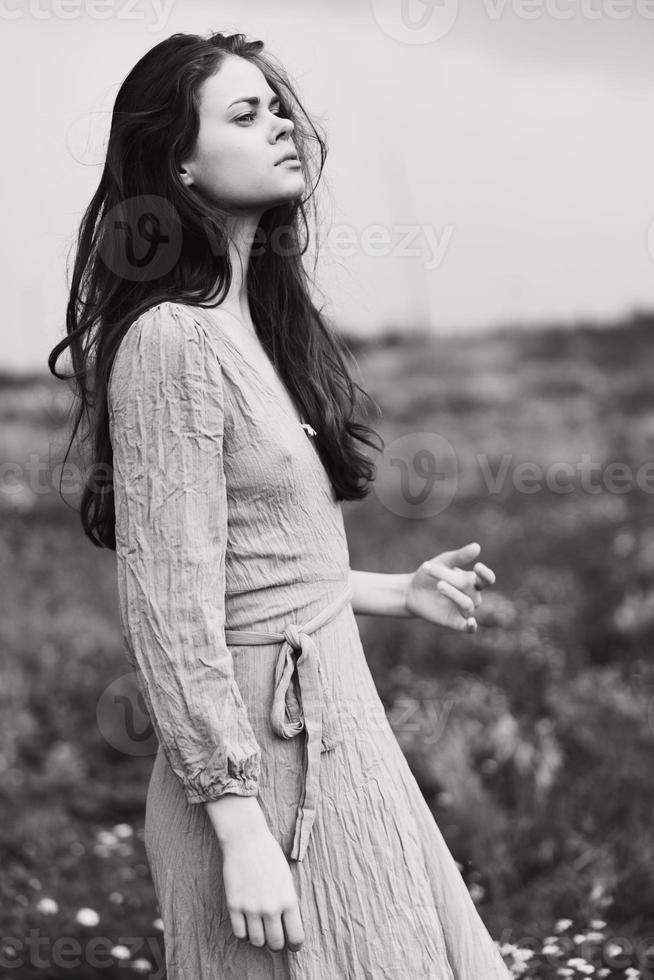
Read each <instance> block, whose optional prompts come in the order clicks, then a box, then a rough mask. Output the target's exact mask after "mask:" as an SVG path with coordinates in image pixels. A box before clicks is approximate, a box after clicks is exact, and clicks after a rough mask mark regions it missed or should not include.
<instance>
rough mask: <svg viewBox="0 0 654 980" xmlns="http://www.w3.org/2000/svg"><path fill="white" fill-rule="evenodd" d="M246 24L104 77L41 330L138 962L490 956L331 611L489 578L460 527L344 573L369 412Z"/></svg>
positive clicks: (391, 961) (434, 594) (291, 138)
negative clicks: (103, 603) (124, 748)
mask: <svg viewBox="0 0 654 980" xmlns="http://www.w3.org/2000/svg"><path fill="white" fill-rule="evenodd" d="M262 48H263V45H262V43H261V42H259V41H254V42H248V41H246V39H245V37H244V36H243V35H240V34H237V35H232V36H223V35H222V34H214V35H212V36H210V37H209V38H208V39H205V38H202V37H199V36H195V35H184V34H176V35H173V36H172V37H170V38H168V39H167V40H165V41H163V42H162V43H160V44H158V45H156V46H155V47H154V48H153V49H152V50H150V51H149V52H148V53H147V54H146V55H145V56H144V57H143V58H142V59H141V60H140V61H139V62H138V64H137V65H136V66H135V67H134V68H133V69H132V71H131V72H130V74H129V75H128V77H127V78H126V79H125V81H124V83H123V85H122V87H121V89H120V91H119V93H118V96H117V99H116V104H115V108H114V113H113V117H112V126H111V133H110V138H109V145H108V151H107V161H106V165H105V168H104V172H103V175H102V178H101V182H100V186H99V188H98V190H97V192H96V194H95V196H94V198H93V200H92V202H91V204H90V206H89V208H88V210H87V212H86V214H85V215H84V219H83V222H82V227H81V231H80V235H79V247H78V253H77V257H76V265H75V270H74V275H73V281H72V284H71V295H70V300H69V304H68V310H67V329H68V337H67V338H66V339H65V340H63V341H62V342H61V343H60V344H59V345H57V347H55V348H54V350H53V352H52V354H51V356H50V367H51V370H53V372H54V364H55V362H56V359H57V357H58V356H59V354H60V353H61V352H62V350H63V349H64V348H65V347H66V346H70V347H71V351H72V354H73V359H74V364H75V368H76V371H75V377H76V379H77V383H78V384H79V388H80V392H81V407H80V414H79V416H78V418H77V424H76V426H75V432H76V431H77V428H78V426H79V422H80V419H81V417H82V414H83V413H85V412H87V411H89V410H90V409H92V413H91V418H92V419H93V427H92V431H91V434H92V439H93V471H92V479H89V481H88V483H87V485H86V488H85V490H84V494H83V499H82V521H83V526H84V530H85V533H86V534H87V535H88V536H89V537H90V539H91V540H92V541H93V542H94V544H96V545H98V546H105V547H109V548H114V549H115V551H116V556H117V568H118V586H119V596H120V614H121V623H122V629H123V636H124V640H125V645H126V649H127V653H128V657H129V659H130V662H131V663H132V664H133V666H134V667H135V669H136V672H137V676H138V679H139V685H140V687H141V691H142V694H143V696H144V698H145V701H146V704H147V707H148V711H149V713H150V716H151V719H152V723H153V725H154V728H155V731H156V734H157V736H158V740H159V749H158V752H157V756H156V759H155V763H154V767H153V771H152V776H151V780H150V784H149V788H148V796H147V807H146V825H145V835H146V836H145V842H146V849H147V855H148V860H149V862H150V867H151V871H152V875H153V880H154V884H155V888H156V892H157V897H158V902H159V906H160V910H161V916H162V919H163V923H164V940H165V948H166V966H167V976H168V980H182V978H184V980H209V978H210V977H211V978H216V977H218V976H220V977H221V978H222V980H243V978H245V977H248V978H249V980H256V978H286V977H293V978H298V980H299V978H302V980H337V978H338V980H341V978H343V980H344V978H348V980H359V978H360V980H364V978H365V980H382V978H386V980H388V978H393V980H396V978H397V980H399V978H400V977H401V978H402V980H406V978H411V980H419V978H434V980H436V978H438V980H493V978H502V980H505V978H508V977H509V976H510V974H509V972H508V970H507V969H506V967H505V966H504V963H503V961H502V958H501V956H500V954H499V951H498V949H497V947H496V945H495V944H494V942H493V941H492V939H491V937H490V936H489V934H488V932H487V931H486V929H485V927H484V925H483V923H482V921H481V919H480V917H479V915H478V913H477V911H476V909H475V906H474V904H473V902H472V900H471V898H470V896H469V893H468V891H467V889H466V886H465V884H464V882H463V879H462V877H461V875H460V874H459V871H458V869H457V866H456V864H455V862H454V859H453V858H452V856H451V854H450V852H449V850H448V848H447V846H446V844H445V841H444V839H443V838H442V836H441V834H440V831H439V829H438V827H437V825H436V823H435V821H434V819H433V816H432V814H431V812H430V810H429V808H428V807H427V804H426V802H425V801H424V799H423V797H422V794H421V792H420V790H419V787H418V785H417V783H416V781H415V779H414V777H413V775H412V773H411V771H410V769H409V767H408V764H407V762H406V759H405V757H404V755H403V754H402V752H401V750H400V747H399V744H398V742H397V741H396V739H395V737H394V734H393V732H392V729H391V728H390V725H389V723H388V721H387V720H386V716H385V714H384V709H383V706H382V704H381V701H380V699H379V696H378V694H377V691H376V689H375V686H374V683H373V679H372V676H371V674H370V672H369V669H368V666H367V663H366V660H365V656H364V652H363V649H362V646H361V642H360V637H359V633H358V628H357V623H356V620H355V618H354V617H355V614H356V613H378V614H382V615H396V616H411V615H418V616H421V617H423V618H425V619H426V620H428V621H430V622H433V623H436V624H440V625H444V626H449V627H451V628H454V629H461V630H470V631H473V630H474V629H476V625H477V624H476V621H475V619H474V616H473V615H472V613H473V611H474V609H475V608H476V606H477V605H478V604H479V603H480V602H481V595H480V592H481V590H482V589H483V588H484V587H486V586H487V585H489V584H492V583H493V581H494V575H493V572H492V571H491V570H490V569H489V568H487V567H486V566H485V565H483V564H482V563H480V562H477V564H476V565H475V566H474V569H473V570H472V571H465V570H464V569H463V568H461V567H459V565H460V564H461V565H464V564H469V563H470V562H471V561H473V560H474V558H476V557H477V555H478V553H479V546H478V545H477V544H476V543H472V544H470V545H468V546H467V547H465V548H461V549H459V550H457V551H453V552H447V553H443V554H441V555H439V556H437V557H436V558H435V559H433V560H432V561H431V562H424V563H423V564H421V566H420V568H419V569H418V570H417V571H416V572H415V573H413V574H408V575H404V574H399V575H383V574H375V573H367V572H356V571H351V570H350V567H349V555H348V549H347V542H346V539H345V533H344V527H343V521H342V513H341V507H340V501H342V500H346V499H358V498H361V497H363V496H364V495H365V494H366V493H367V492H368V491H369V489H370V483H371V480H372V477H373V472H374V468H373V466H372V464H371V462H370V460H369V459H368V458H367V457H366V456H365V454H364V453H362V452H361V444H364V443H365V444H367V445H373V444H374V442H373V439H372V437H373V436H374V435H375V433H374V432H373V430H372V429H370V428H369V427H368V426H366V425H364V424H362V423H361V422H357V421H355V410H356V408H357V407H358V401H359V397H360V395H361V394H364V395H365V392H364V391H363V389H362V388H361V387H360V386H359V385H358V384H356V383H355V382H354V381H352V380H351V378H350V375H349V372H348V369H347V367H346V364H345V361H344V357H343V355H344V354H345V353H348V352H347V348H346V347H345V345H343V344H342V343H341V342H339V340H338V339H337V337H336V335H335V334H334V333H333V332H332V331H331V330H330V329H329V328H328V326H327V324H326V323H325V321H324V319H323V317H322V316H321V314H320V312H319V311H318V310H317V309H316V307H315V306H314V304H313V302H312V301H311V299H310V296H309V288H308V285H307V280H306V274H305V270H304V268H303V265H302V262H301V255H302V254H303V253H304V251H306V247H307V246H306V242H305V241H304V240H303V238H302V234H301V231H302V229H303V228H304V230H305V231H306V229H307V220H306V212H305V204H306V203H307V202H308V201H310V200H312V199H313V190H314V189H315V186H314V188H312V190H311V193H309V194H308V195H307V196H306V198H303V195H305V191H306V188H307V185H308V181H309V177H310V175H311V164H312V153H313V152H314V151H315V150H317V154H318V157H319V161H318V179H319V177H320V174H321V172H322V168H323V165H324V160H325V153H326V147H325V143H324V139H323V138H321V137H320V136H319V134H318V132H317V131H316V129H315V127H314V126H313V125H312V124H311V123H310V121H309V119H308V117H307V115H306V113H305V112H304V110H303V109H302V107H301V104H300V102H299V100H298V98H297V96H296V95H295V93H294V91H293V88H292V86H291V84H290V82H289V80H288V78H287V77H286V75H285V74H284V72H283V71H282V69H281V68H280V67H279V66H277V65H276V64H275V62H274V60H273V59H272V58H271V57H270V56H269V55H267V54H264V53H263V52H262ZM316 183H317V181H316ZM314 209H315V204H314ZM314 213H315V211H314ZM144 241H145V243H146V246H147V248H145V249H144V247H143V242H144ZM91 352H93V353H94V355H95V356H94V357H91ZM91 365H92V368H91ZM91 379H92V380H91ZM75 432H74V433H73V438H74V435H75ZM297 736H301V737H297ZM200 803H201V804H204V805H203V806H198V805H197V804H200Z"/></svg>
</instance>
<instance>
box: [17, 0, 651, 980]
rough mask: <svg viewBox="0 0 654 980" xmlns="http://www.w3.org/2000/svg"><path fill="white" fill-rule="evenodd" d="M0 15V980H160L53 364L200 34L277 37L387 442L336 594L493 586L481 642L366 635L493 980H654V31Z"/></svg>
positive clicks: (427, 630) (322, 13)
mask: <svg viewBox="0 0 654 980" xmlns="http://www.w3.org/2000/svg"><path fill="white" fill-rule="evenodd" d="M0 19H1V20H2V21H3V25H2V26H3V30H2V32H1V33H0V51H1V52H2V62H1V65H2V67H1V68H0V71H1V72H2V74H3V76H4V78H3V81H4V84H3V85H2V87H1V90H0V100H1V101H2V109H3V118H4V120H5V126H6V129H7V131H8V133H9V139H8V140H7V145H6V150H5V152H6V160H5V180H4V182H3V184H2V187H1V188H0V193H1V194H2V215H3V221H2V236H1V241H0V248H1V249H2V252H1V260H2V268H3V272H4V275H5V289H4V292H3V304H4V310H5V313H4V322H5V328H4V330H3V339H2V365H1V366H2V372H1V373H0V418H1V420H2V427H1V430H0V433H1V434H0V472H1V473H2V479H1V480H0V520H1V530H0V568H1V571H2V582H3V589H2V593H1V595H0V603H1V604H2V616H1V617H0V631H1V641H2V642H1V649H2V661H1V663H0V672H1V673H0V698H1V699H2V700H1V703H2V712H1V715H0V732H1V745H0V808H1V810H2V813H1V814H0V860H1V863H2V868H3V874H2V876H1V877H0V899H1V901H0V909H1V911H0V915H1V916H2V929H1V933H0V975H1V976H2V977H4V976H15V977H21V978H27V977H32V976H35V977H36V976H39V977H43V976H47V977H60V976H61V977H67V978H80V980H81V978H92V977H97V976H103V977H114V976H121V977H127V976H131V975H137V974H140V975H141V976H149V977H156V978H157V980H160V978H162V977H163V966H162V964H163V953H162V950H163V939H162V931H161V920H160V918H159V910H158V908H157V906H156V901H155V896H154V893H153V889H152V883H151V879H150V876H149V871H148V868H147V862H146V859H145V853H144V849H143V814H144V806H145V794H146V791H147V783H148V778H149V772H150V768H151V765H152V762H153V758H154V751H155V748H156V743H155V742H153V736H152V732H151V731H149V730H148V729H147V726H146V727H143V728H142V729H140V731H141V734H142V737H141V738H140V739H138V740H137V741H138V742H139V751H138V752H136V751H135V749H134V744H135V742H134V740H132V741H131V743H130V744H131V748H130V750H129V751H127V750H126V749H125V746H124V745H122V744H121V739H120V734H119V732H118V728H119V727H120V726H119V725H118V723H117V721H116V716H115V715H114V714H113V713H112V712H113V711H114V710H115V709H114V708H112V705H115V704H120V699H121V697H123V698H129V696H130V688H129V685H130V678H129V676H127V662H126V660H125V657H124V653H123V649H122V639H121V635H120V626H119V621H118V599H117V592H116V583H115V557H114V555H113V553H111V552H108V551H100V550H99V549H96V548H94V547H93V546H92V545H91V544H90V542H88V541H87V539H85V538H84V536H83V534H82V530H81V525H80V523H79V518H78V516H77V513H76V510H75V503H76V495H75V493H71V492H70V488H69V491H68V493H67V492H66V479H65V472H66V471H65V470H64V482H63V485H62V490H63V493H64V496H65V498H66V499H65V501H64V500H62V499H61V496H60V494H59V479H60V476H61V472H62V471H61V465H62V462H63V455H64V452H65V449H66V446H67V443H68V438H69V435H70V428H69V422H70V419H69V414H68V413H69V407H70V402H69V397H70V396H69V391H68V389H67V387H66V386H65V385H64V384H62V383H61V382H58V381H56V380H55V379H53V378H52V377H51V376H50V375H49V372H48V369H47V364H46V361H47V356H48V354H49V352H50V349H51V348H52V346H53V345H54V344H55V343H56V342H57V340H59V339H60V338H61V337H62V336H63V334H64V332H65V325H64V317H65V302H66V283H67V281H66V269H67V263H68V265H70V263H71V262H72V254H73V253H72V248H73V245H74V237H75V234H76V231H77V227H78V225H79V221H80V218H81V215H82V212H83V210H84V209H85V207H86V206H87V204H88V202H89V200H90V198H91V196H92V194H93V192H94V190H95V188H96V185H97V182H98V180H99V176H100V173H101V166H102V161H103V148H104V142H105V139H106V135H107V131H108V125H109V120H110V113H111V107H112V104H113V99H114V97H115V94H116V91H117V89H118V87H119V85H120V82H121V81H122V79H123V78H124V76H125V75H126V74H127V72H128V71H129V70H130V68H131V67H132V65H133V64H134V63H135V62H136V61H137V60H138V58H140V56H141V55H142V54H143V53H144V52H145V51H146V50H147V49H148V48H150V47H152V46H153V45H154V44H156V43H157V42H158V41H159V40H161V39H163V38H164V37H167V36H169V35H170V34H172V33H174V32H177V31H183V32H189V33H206V32H209V31H211V30H221V31H225V32H233V31H242V32H244V33H246V34H247V35H248V36H249V37H250V38H260V39H262V40H264V41H265V44H266V47H267V48H268V49H269V50H270V51H272V52H273V53H274V54H275V55H277V56H278V57H279V58H280V60H281V61H282V63H283V64H284V66H285V67H286V68H287V70H288V71H289V72H290V74H291V75H292V77H293V78H294V80H295V81H296V83H297V85H298V87H299V90H300V95H301V98H302V100H303V102H304V104H305V106H306V108H307V109H308V111H309V112H310V113H311V114H312V115H313V116H314V117H315V118H316V119H317V120H318V121H319V122H320V123H321V125H323V127H324V128H325V129H326V132H327V136H328V142H329V147H330V153H329V157H328V161H327V166H326V170H325V174H324V182H323V184H322V185H321V189H320V191H319V197H320V200H321V206H322V214H323V221H322V224H321V230H320V231H321V237H322V242H321V252H320V258H319V265H318V269H319V277H318V278H319V285H320V289H321V291H322V293H323V297H324V301H325V312H326V313H327V314H328V315H329V316H330V317H331V318H332V319H333V321H334V322H335V324H336V325H337V327H338V329H339V331H340V332H341V333H342V334H343V336H344V337H345V339H346V340H347V342H348V344H349V346H350V349H351V350H352V352H353V354H354V355H355V358H356V362H357V364H358V367H359V370H360V373H361V376H362V379H363V383H364V384H365V387H366V388H367V390H368V391H369V392H370V394H371V395H372V396H373V398H374V399H375V400H376V402H377V403H378V405H379V406H380V408H381V410H382V415H381V417H380V418H379V419H372V420H371V422H372V424H373V425H375V427H376V428H377V430H378V431H379V432H380V434H381V435H382V436H383V438H384V439H385V441H386V448H385V450H384V453H383V454H382V456H381V457H380V459H379V463H378V467H379V470H378V472H379V475H378V479H377V481H376V483H375V487H374V490H373V492H371V494H370V495H369V497H368V498H367V499H366V500H365V501H362V502H358V503H356V504H352V503H348V504H345V505H344V506H343V509H344V514H345V519H346V527H347V531H348V541H349V546H350V555H351V565H352V567H353V568H358V569H368V570H371V571H385V572H401V571H411V570H413V569H415V568H416V567H417V565H418V564H419V563H420V562H422V561H423V560H425V559H426V558H430V557H433V556H434V555H436V554H439V553H440V552H442V551H444V550H448V549H451V548H455V547H459V546H461V545H463V544H466V543H468V542H470V541H478V542H479V543H480V544H481V546H482V550H481V554H480V559H481V560H482V561H483V562H485V563H486V564H487V565H489V566H490V567H491V568H492V569H493V570H494V571H495V574H496V576H497V582H496V585H495V586H494V587H493V588H492V589H489V590H488V591H487V592H486V593H485V597H484V603H483V604H482V606H481V607H480V609H479V611H478V620H479V624H480V628H479V630H478V632H477V633H476V634H475V635H472V636H471V635H461V634H458V633H456V634H455V633H453V632H448V631H446V630H444V629H440V628H437V627H434V626H430V625H429V624H427V623H425V622H424V621H417V620H416V621H414V620H408V619H387V618H385V617H384V618H376V617H359V620H358V621H359V626H360V630H361V635H362V640H363V644H364V648H365V650H366V654H367V657H368V661H369V663H370V666H371V670H372V671H373V674H374V677H375V681H376V683H377V686H378V689H379V691H380V694H381V696H382V699H383V701H384V705H385V707H386V709H387V712H388V716H389V720H390V721H391V723H392V725H393V727H394V730H395V732H396V734H397V737H398V739H399V740H400V743H401V745H402V747H403V749H404V751H405V753H406V755H407V758H408V760H409V763H410V765H411V768H412V770H413V772H414V774H415V775H416V778H417V779H418V782H419V784H420V787H421V789H422V791H423V793H424V795H425V798H426V799H427V801H428V803H429V806H430V807H431V809H432V812H433V813H434V816H435V818H436V820H437V821H438V824H439V826H440V828H441V830H442V832H443V835H444V836H445V838H446V840H447V842H448V845H449V846H450V848H451V850H452V852H453V854H454V856H455V858H456V859H457V861H458V862H459V866H460V868H461V872H462V874H463V876H464V878H465V880H466V883H467V884H468V887H469V889H470V892H471V895H472V897H473V899H474V901H475V902H476V903H477V906H478V908H479V911H480V913H481V915H482V918H483V919H484V921H485V922H486V923H487V925H488V927H489V930H490V932H491V933H492V935H493V937H494V938H495V939H496V941H497V942H498V944H499V945H500V948H501V950H502V953H503V955H504V956H505V959H506V962H507V964H508V965H509V967H510V969H511V970H512V972H513V973H514V975H515V976H522V977H526V978H527V980H530V978H531V980H548V978H554V977H558V976H569V977H577V976H579V977H581V976H587V975H595V976H603V977H608V978H611V980H613V978H617V977H620V978H622V977H631V978H634V977H643V978H645V980H647V978H650V980H651V978H652V977H654V837H653V835H652V812H653V806H654V778H653V776H652V772H653V767H652V748H653V745H654V698H653V696H652V695H653V693H654V671H653V662H654V655H653V643H654V527H653V526H652V493H653V492H654V390H653V386H652V381H653V371H654V339H653V329H654V223H653V222H654V186H653V184H652V179H651V175H652V173H653V172H654V166H653V165H654V122H653V120H654V59H652V57H651V52H652V43H653V42H654V2H650V0H633V2H631V0H578V2H577V0H542V2H540V0H481V2H478V3H476V4H474V5H473V4H471V3H468V4H467V5H466V6H465V7H464V6H463V3H459V4H457V3H456V2H453V0H441V2H435V0H434V2H430V3H424V2H423V0H370V2H364V0H357V2H351V0H350V2H348V3H345V2H344V0H330V2H329V3H327V2H326V0H323V2H321V3H318V2H316V0H305V2H303V3H300V2H299V0H285V2H284V0H277V2H276V3H275V4H274V6H273V5H271V4H270V3H264V2H255V0H240V2H238V3H236V2H224V3H221V4H220V5H219V6H218V5H216V4H215V3H210V2H207V0H184V2H183V3H182V0H136V2H133V0H130V2H127V0H104V2H102V3H101V2H100V0H58V2H52V3H48V2H46V0H13V2H12V3H5V4H3V5H2V9H1V10H0ZM64 366H66V365H65V362H63V361H62V362H61V363H60V369H63V367H64ZM398 460H399V461H400V465H398ZM137 722H139V719H137V720H136V722H135V724H136V723H137ZM140 723H143V719H140ZM137 727H138V725H137ZM30 936H31V937H33V942H32V944H31V947H30V946H29V942H28V940H29V937H30ZM39 937H40V938H42V939H44V944H43V946H42V948H41V949H40V958H39V949H38V948H37V943H36V939H38V938H39ZM134 937H138V939H135V938H134ZM63 940H67V941H68V942H69V944H71V945H70V946H69V948H68V952H66V947H65V946H64V945H63V944H62V942H61V941H63ZM58 941H60V945H59V946H58V945H57V942H58ZM334 980H336V978H334ZM475 980H483V978H475Z"/></svg>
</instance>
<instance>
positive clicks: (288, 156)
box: [275, 151, 300, 167]
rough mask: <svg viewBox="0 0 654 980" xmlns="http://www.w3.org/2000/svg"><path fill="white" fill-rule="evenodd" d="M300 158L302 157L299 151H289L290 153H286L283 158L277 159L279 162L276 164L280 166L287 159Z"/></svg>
mask: <svg viewBox="0 0 654 980" xmlns="http://www.w3.org/2000/svg"><path fill="white" fill-rule="evenodd" d="M299 159H300V158H299V156H298V155H297V153H294V152H291V151H289V152H288V153H285V154H284V156H283V157H282V158H281V160H278V161H277V163H276V164H275V166H276V167H278V166H279V165H280V163H284V161H285V160H299Z"/></svg>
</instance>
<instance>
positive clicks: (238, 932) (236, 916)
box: [229, 912, 248, 939]
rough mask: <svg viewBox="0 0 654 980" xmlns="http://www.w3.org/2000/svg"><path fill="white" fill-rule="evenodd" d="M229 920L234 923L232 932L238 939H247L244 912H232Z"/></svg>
mask: <svg viewBox="0 0 654 980" xmlns="http://www.w3.org/2000/svg"><path fill="white" fill-rule="evenodd" d="M229 918H230V919H231V923H232V932H233V933H234V935H235V936H236V938H237V939H247V938H248V930H247V926H246V924H245V916H244V915H243V913H242V912H230V913H229Z"/></svg>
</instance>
